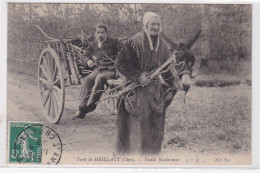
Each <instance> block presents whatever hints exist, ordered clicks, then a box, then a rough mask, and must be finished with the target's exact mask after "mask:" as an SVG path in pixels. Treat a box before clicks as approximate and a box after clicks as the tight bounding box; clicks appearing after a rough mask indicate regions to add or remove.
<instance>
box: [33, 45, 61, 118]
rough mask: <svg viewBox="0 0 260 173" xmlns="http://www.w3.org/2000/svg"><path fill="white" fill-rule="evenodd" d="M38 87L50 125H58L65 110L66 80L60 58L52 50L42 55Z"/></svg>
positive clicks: (46, 50)
mask: <svg viewBox="0 0 260 173" xmlns="http://www.w3.org/2000/svg"><path fill="white" fill-rule="evenodd" d="M38 86H39V92H40V97H41V102H42V106H43V112H44V115H45V117H46V119H47V120H48V121H49V122H50V123H58V122H59V120H60V118H61V116H62V112H63V108H64V100H65V92H64V78H63V74H62V72H61V63H60V60H59V57H58V55H57V53H56V52H55V51H54V50H53V49H51V48H46V49H44V50H43V51H42V53H41V56H40V60H39V66H38Z"/></svg>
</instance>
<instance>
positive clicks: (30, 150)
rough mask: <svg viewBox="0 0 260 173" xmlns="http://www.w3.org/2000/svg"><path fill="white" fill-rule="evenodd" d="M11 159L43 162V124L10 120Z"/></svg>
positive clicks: (11, 160)
mask: <svg viewBox="0 0 260 173" xmlns="http://www.w3.org/2000/svg"><path fill="white" fill-rule="evenodd" d="M9 126H10V131H9V133H10V139H9V148H10V152H9V161H10V162H14V163H15V162H19V163H41V160H42V159H41V158H42V153H41V152H42V124H39V123H24V122H10V124H9Z"/></svg>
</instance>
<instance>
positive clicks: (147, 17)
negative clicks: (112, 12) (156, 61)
mask: <svg viewBox="0 0 260 173" xmlns="http://www.w3.org/2000/svg"><path fill="white" fill-rule="evenodd" d="M153 17H157V18H159V19H160V17H159V15H158V14H156V13H153V12H146V13H145V14H144V17H143V25H144V31H145V33H146V35H147V37H148V40H149V44H150V48H151V50H154V48H153V43H152V40H151V37H150V34H149V33H148V31H147V29H146V25H147V23H148V22H149V20H150V19H151V18H153ZM160 20H161V19H160ZM161 31H162V28H161V27H160V30H159V32H161ZM158 47H159V35H158V41H157V46H156V49H155V52H157V50H158Z"/></svg>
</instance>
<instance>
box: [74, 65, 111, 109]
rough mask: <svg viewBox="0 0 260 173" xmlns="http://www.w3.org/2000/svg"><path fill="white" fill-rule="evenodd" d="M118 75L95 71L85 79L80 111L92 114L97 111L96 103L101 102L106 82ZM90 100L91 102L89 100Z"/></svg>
mask: <svg viewBox="0 0 260 173" xmlns="http://www.w3.org/2000/svg"><path fill="white" fill-rule="evenodd" d="M115 75H116V72H115V71H112V70H99V69H97V68H96V69H94V71H92V72H91V73H90V74H89V75H88V76H87V77H86V78H85V79H84V82H83V84H82V86H81V89H80V94H79V95H80V96H79V98H80V102H79V108H80V110H82V109H83V110H86V111H87V112H92V111H94V110H95V109H96V103H97V102H98V101H99V99H100V97H101V96H102V93H103V91H102V90H104V85H105V83H106V80H107V79H109V78H113V77H114V76H115ZM89 99H90V100H89Z"/></svg>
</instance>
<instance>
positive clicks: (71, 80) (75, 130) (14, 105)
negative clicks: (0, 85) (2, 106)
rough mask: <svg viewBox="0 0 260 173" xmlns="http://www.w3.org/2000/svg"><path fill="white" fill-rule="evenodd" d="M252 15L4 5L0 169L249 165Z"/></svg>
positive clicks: (226, 8)
mask: <svg viewBox="0 0 260 173" xmlns="http://www.w3.org/2000/svg"><path fill="white" fill-rule="evenodd" d="M252 9H253V5H252V4H169V3H158V4H156V3H149V4H148V3H142V4H140V3H135V4H131V3H112V4H111V3H18V2H8V3H7V115H6V122H5V123H6V129H5V130H6V135H7V138H6V141H5V142H4V145H5V146H6V159H5V160H6V165H7V166H10V167H12V166H20V165H23V166H31V165H32V166H48V165H58V166H59V165H62V166H64V165H70V166H86V167H88V166H95V167H101V166H106V167H113V166H120V167H144V166H145V167H177V166H179V167H180V166H185V167H187V166H188V167H189V166H190V167H192V166H230V167H233V166H250V165H252V155H253V153H252V131H253V129H252V123H253V122H252V82H254V81H252V39H253V37H252V27H253V25H252V21H253V18H252Z"/></svg>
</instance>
